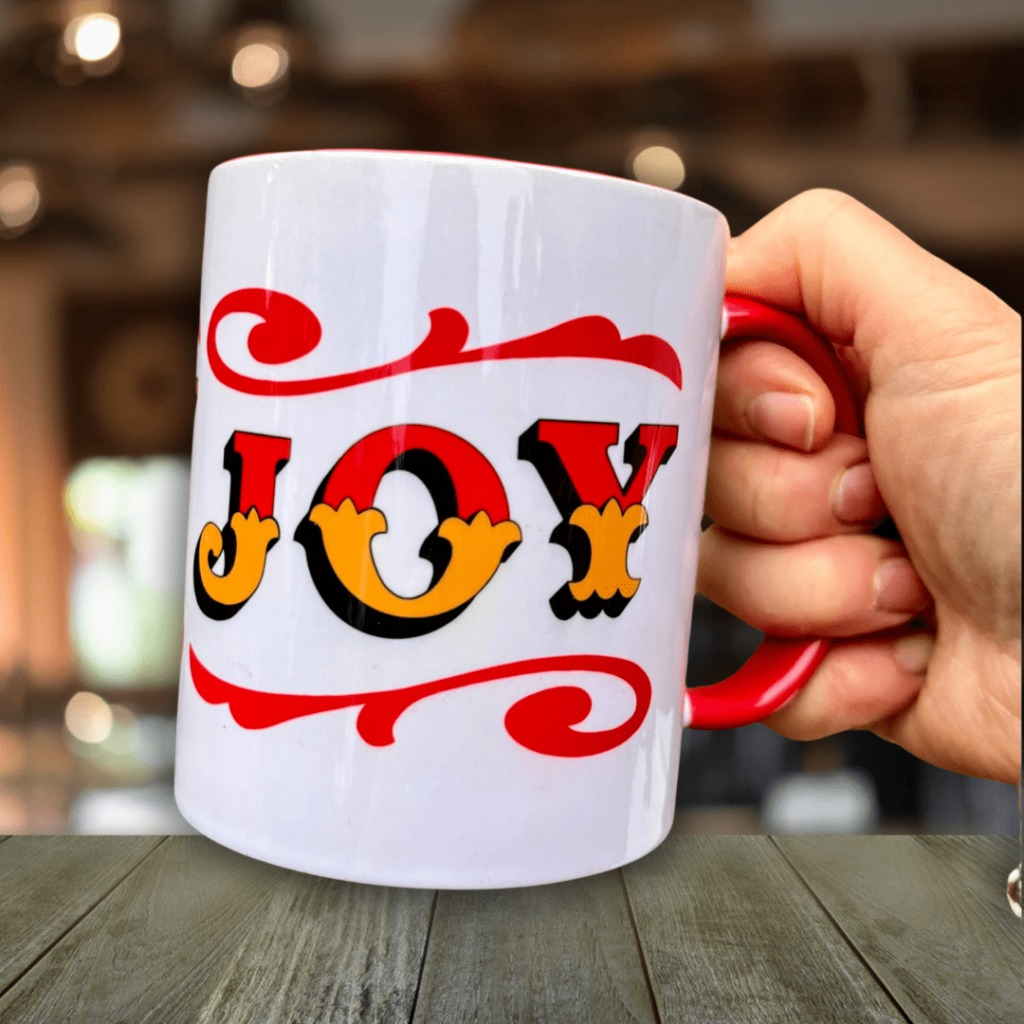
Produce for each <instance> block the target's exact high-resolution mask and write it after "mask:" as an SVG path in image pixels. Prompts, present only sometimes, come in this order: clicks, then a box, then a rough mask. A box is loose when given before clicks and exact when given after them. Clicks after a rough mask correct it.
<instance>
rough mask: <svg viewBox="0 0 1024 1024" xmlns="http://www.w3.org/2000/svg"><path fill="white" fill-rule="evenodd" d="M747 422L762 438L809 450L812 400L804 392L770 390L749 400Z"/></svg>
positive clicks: (812, 434)
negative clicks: (793, 392) (791, 392)
mask: <svg viewBox="0 0 1024 1024" xmlns="http://www.w3.org/2000/svg"><path fill="white" fill-rule="evenodd" d="M749 418H750V424H751V426H752V427H753V428H754V430H756V431H757V432H758V433H759V434H760V435H761V436H762V437H763V438H765V440H767V441H776V442H778V443H779V444H784V445H787V446H788V447H790V448H799V449H800V450H801V451H804V452H809V451H810V450H811V442H812V441H813V440H814V403H813V402H812V401H811V400H810V398H808V396H807V395H793V394H790V393H789V392H786V391H770V392H768V393H767V394H764V395H758V396H757V398H755V399H754V401H753V402H751V403H750V411H749Z"/></svg>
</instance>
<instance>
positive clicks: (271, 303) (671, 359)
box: [206, 288, 683, 396]
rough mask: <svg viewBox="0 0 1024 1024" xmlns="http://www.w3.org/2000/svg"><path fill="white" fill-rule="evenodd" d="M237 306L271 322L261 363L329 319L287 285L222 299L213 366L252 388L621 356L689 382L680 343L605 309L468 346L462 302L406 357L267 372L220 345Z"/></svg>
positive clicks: (252, 348)
mask: <svg viewBox="0 0 1024 1024" xmlns="http://www.w3.org/2000/svg"><path fill="white" fill-rule="evenodd" d="M231 313H254V314H255V315H257V316H259V317H262V318H263V322H262V323H259V324H256V325H255V326H254V327H253V328H252V330H251V331H250V332H249V339H248V345H249V352H250V353H251V355H252V357H253V358H254V359H256V360H257V361H259V362H261V363H267V364H280V363H287V362H291V361H293V360H295V359H298V358H300V357H301V356H304V355H307V354H308V353H310V352H312V351H313V349H314V348H316V346H317V345H319V344H320V339H321V333H322V332H321V327H320V321H319V320H318V319H317V317H316V314H315V313H314V312H313V311H312V310H311V309H310V308H309V307H308V306H306V305H305V304H303V303H302V302H299V300H298V299H294V298H292V297H291V296H290V295H286V294H285V293H284V292H275V291H270V290H268V289H264V288H242V289H240V290H238V291H234V292H230V293H229V294H228V295H225V296H224V298H223V299H221V300H220V302H218V303H217V306H216V308H215V309H214V311H213V315H212V316H211V317H210V326H209V329H208V330H207V332H206V350H207V356H208V358H209V360H210V368H211V369H212V370H213V373H214V376H215V377H216V378H217V380H219V381H220V382H221V383H222V384H225V385H226V386H227V387H229V388H232V389H234V390H235V391H241V392H244V393H245V394H247V395H275V396H288V395H313V394H318V393H320V392H323V391H338V390H340V389H341V388H348V387H353V386H354V385H356V384H366V383H368V382H369V381H373V380H382V379H383V378H385V377H396V376H398V375H399V374H403V373H412V372H413V371H415V370H425V369H429V368H431V367H435V366H455V365H459V364H462V363H479V362H484V361H487V360H493V359H551V358H559V357H574V358H580V359H614V360H617V361H619V362H623V363H634V364H635V365H637V366H645V367H647V369H649V370H653V371H654V372H655V373H660V374H661V375H662V376H663V377H667V378H668V379H669V380H670V381H672V383H673V384H675V386H676V387H677V388H682V386H683V369H682V367H681V366H680V364H679V357H678V356H677V355H676V352H675V349H673V348H672V346H671V345H670V344H669V343H668V342H667V341H665V340H664V339H662V338H659V337H657V336H656V335H653V334H637V335H634V336H633V337H631V338H623V337H622V335H621V334H619V329H618V328H617V327H616V326H615V324H613V323H612V322H611V320H609V319H607V318H606V317H603V316H582V317H577V318H576V319H575V320H567V321H566V322H565V323H562V324H558V325H557V326H555V327H551V328H549V329H548V330H546V331H541V332H540V333H538V334H531V335H528V336H527V337H525V338H516V339H515V340H513V341H504V342H501V343H500V344H498V345H489V346H487V347H486V348H474V349H470V350H469V351H468V352H467V351H463V349H464V347H465V344H466V342H467V341H468V339H469V325H468V324H467V323H466V318H465V317H464V316H463V315H462V314H461V313H460V312H458V310H455V309H446V308H442V309H435V310H433V311H432V312H431V314H430V331H429V332H428V333H427V336H426V338H424V340H423V341H422V342H421V343H420V344H419V345H417V346H416V348H415V349H413V351H412V352H411V353H410V354H409V355H407V356H404V357H403V358H401V359H396V360H394V361H393V362H390V363H383V364H382V365H380V366H371V367H369V368H367V369H365V370H353V371H351V372H349V373H338V374H334V375H333V376H330V377H313V378H310V379H308V380H266V379H263V378H259V377H248V376H246V375H245V374H241V373H238V372H237V371H235V370H232V369H231V367H230V366H228V365H227V363H225V362H224V359H223V358H222V357H221V354H220V352H219V350H218V348H217V328H218V327H219V325H220V322H221V320H223V319H224V317H226V316H228V315H229V314H231Z"/></svg>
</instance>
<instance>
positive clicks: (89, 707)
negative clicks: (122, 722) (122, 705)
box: [64, 690, 114, 743]
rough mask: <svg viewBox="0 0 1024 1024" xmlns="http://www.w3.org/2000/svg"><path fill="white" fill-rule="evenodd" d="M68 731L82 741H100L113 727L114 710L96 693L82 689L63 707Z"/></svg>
mask: <svg viewBox="0 0 1024 1024" xmlns="http://www.w3.org/2000/svg"><path fill="white" fill-rule="evenodd" d="M64 724H65V725H66V726H67V728H68V732H69V733H71V735H72V736H74V738H75V739H76V740H79V741H80V742H82V743H102V742H103V741H104V740H105V739H106V738H107V737H108V736H109V735H110V733H111V730H112V729H113V728H114V712H113V711H112V710H111V707H110V705H109V704H108V703H107V702H106V701H105V700H104V699H103V698H102V697H101V696H100V695H99V694H98V693H90V692H89V691H88V690H83V691H81V692H80V693H76V694H75V695H74V697H72V698H71V700H69V701H68V703H67V707H65V709H64Z"/></svg>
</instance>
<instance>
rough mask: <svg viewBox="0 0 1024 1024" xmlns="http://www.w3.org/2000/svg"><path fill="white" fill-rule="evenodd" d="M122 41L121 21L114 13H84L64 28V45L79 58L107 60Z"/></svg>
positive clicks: (90, 61)
mask: <svg viewBox="0 0 1024 1024" xmlns="http://www.w3.org/2000/svg"><path fill="white" fill-rule="evenodd" d="M120 42H121V23H120V21H118V20H117V18H115V17H114V15H112V14H99V13H95V14H83V15H81V16H80V17H78V18H73V19H72V20H71V21H70V22H68V25H67V28H65V29H64V46H65V48H66V49H67V51H68V53H72V54H74V55H75V56H76V57H77V58H78V59H79V60H82V61H86V62H87V63H92V62H96V61H101V60H105V59H106V58H107V57H109V56H110V55H111V54H112V53H113V52H114V51H115V50H116V49H117V47H118V45H119V44H120Z"/></svg>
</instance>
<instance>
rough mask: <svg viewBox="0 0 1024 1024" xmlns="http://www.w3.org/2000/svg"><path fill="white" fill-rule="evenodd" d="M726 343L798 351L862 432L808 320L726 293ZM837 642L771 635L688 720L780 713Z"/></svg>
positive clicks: (840, 412)
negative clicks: (770, 344)
mask: <svg viewBox="0 0 1024 1024" xmlns="http://www.w3.org/2000/svg"><path fill="white" fill-rule="evenodd" d="M724 319H725V326H724V331H723V334H722V343H723V344H727V343H730V342H735V341H755V340H759V341H772V342H775V343H776V344H778V345H782V346H784V347H785V348H788V349H789V350H790V351H791V352H795V353H796V354H797V355H798V356H800V358H801V359H803V360H804V361H805V362H806V363H808V364H809V365H810V367H811V368H812V369H813V370H814V371H815V372H816V373H817V374H818V376H820V377H821V379H822V380H823V381H824V382H825V384H826V386H827V387H828V389H829V391H831V392H832V398H833V399H834V400H835V403H836V421H835V429H836V431H838V432H839V433H842V434H856V435H860V434H861V423H860V414H859V413H858V410H857V402H856V400H855V399H854V396H853V392H852V391H851V389H850V384H849V382H848V381H847V379H846V376H845V374H844V373H843V370H842V366H841V364H840V362H839V358H838V356H837V355H836V353H835V350H834V349H833V348H832V346H831V345H830V344H829V343H828V342H827V341H825V340H823V339H822V338H820V337H818V335H817V334H815V333H814V331H812V330H811V328H810V327H808V325H807V323H806V322H805V321H804V320H801V319H800V318H799V317H797V316H794V315H793V314H792V313H786V312H784V311H783V310H781V309H776V308H774V307H773V306H766V305H764V303H761V302H756V301H755V300H753V299H744V298H739V297H737V296H734V295H729V296H726V299H725V306H724ZM830 644H831V641H830V640H827V639H822V638H814V637H799V638H797V639H789V638H784V637H775V636H766V637H765V638H764V640H762V641H761V646H760V647H758V649H757V650H756V651H755V652H754V654H753V655H752V657H751V658H750V660H749V661H748V662H747V663H746V664H745V665H744V666H743V667H742V668H741V669H740V670H739V671H738V672H736V673H734V674H733V675H731V676H729V677H728V678H727V679H723V680H722V681H721V682H720V683H713V684H712V685H711V686H701V687H698V688H696V689H693V690H687V691H686V696H685V707H684V715H683V721H684V722H685V723H686V724H687V725H688V726H689V728H691V729H733V728H735V727H737V726H740V725H752V724H753V723H754V722H760V721H761V720H762V719H764V718H767V717H768V716H769V715H770V714H772V713H773V712H775V711H778V710H779V708H781V707H782V705H783V704H785V703H786V702H787V701H788V700H790V699H791V698H792V697H794V696H795V695H796V693H797V691H798V690H800V688H801V687H802V686H803V685H804V684H805V683H806V682H807V680H808V679H810V677H811V675H812V673H813V672H814V670H815V669H816V668H817V667H818V665H819V664H820V663H821V660H822V658H824V657H825V653H826V652H827V651H828V648H829V646H830Z"/></svg>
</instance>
